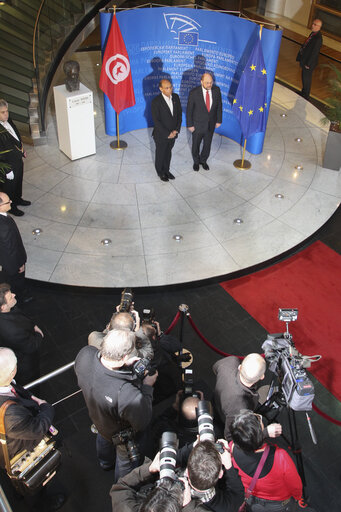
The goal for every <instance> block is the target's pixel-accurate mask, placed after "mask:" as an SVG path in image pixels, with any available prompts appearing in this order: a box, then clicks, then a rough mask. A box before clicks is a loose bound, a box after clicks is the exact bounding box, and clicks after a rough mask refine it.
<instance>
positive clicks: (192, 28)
mask: <svg viewBox="0 0 341 512" xmlns="http://www.w3.org/2000/svg"><path fill="white" fill-rule="evenodd" d="M163 18H164V21H165V24H166V28H167V30H169V32H170V33H171V34H174V36H173V39H175V40H176V41H178V44H179V45H183V46H198V44H199V43H209V44H217V43H216V42H215V41H208V40H207V39H200V38H199V31H200V29H202V26H201V25H200V23H198V22H197V21H196V20H195V19H193V18H190V17H189V16H185V15H183V14H179V13H178V12H172V13H163Z"/></svg>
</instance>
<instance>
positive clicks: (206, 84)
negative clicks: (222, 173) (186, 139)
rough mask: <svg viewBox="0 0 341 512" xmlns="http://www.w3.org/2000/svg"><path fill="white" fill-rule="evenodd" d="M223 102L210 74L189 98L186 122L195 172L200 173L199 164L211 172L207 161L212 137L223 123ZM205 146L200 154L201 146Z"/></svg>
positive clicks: (207, 74) (203, 77)
mask: <svg viewBox="0 0 341 512" xmlns="http://www.w3.org/2000/svg"><path fill="white" fill-rule="evenodd" d="M222 115H223V109H222V101H221V92H220V89H219V87H217V86H216V85H213V78H212V76H211V75H210V74H209V73H204V74H203V75H202V77H201V85H199V87H195V89H192V90H191V92H190V93H189V96H188V103H187V113H186V118H187V119H186V122H187V128H188V129H189V131H190V132H191V133H192V156H193V170H194V171H199V164H201V165H202V167H203V168H204V169H205V171H208V170H209V166H208V165H207V159H208V157H209V155H210V151H211V143H212V137H213V133H214V130H215V128H219V126H220V125H221V123H222ZM202 141H203V146H202V149H201V152H200V145H201V142H202Z"/></svg>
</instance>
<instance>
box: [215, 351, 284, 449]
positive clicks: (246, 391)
mask: <svg viewBox="0 0 341 512" xmlns="http://www.w3.org/2000/svg"><path fill="white" fill-rule="evenodd" d="M265 370H266V363H265V361H264V358H263V357H262V356H261V355H260V354H256V353H253V354H248V355H247V356H246V357H244V359H243V361H242V363H240V361H239V359H238V357H235V356H230V357H225V358H224V359H220V360H219V361H217V362H216V363H215V364H214V365H213V372H214V373H215V374H216V385H215V390H214V398H213V402H214V408H215V410H216V412H217V415H218V418H219V419H220V420H221V421H222V422H223V423H224V437H225V439H227V440H228V441H230V440H231V432H230V425H231V423H232V421H233V419H234V417H235V415H236V414H239V413H240V411H241V410H242V409H248V410H251V411H256V410H257V409H258V407H260V403H259V392H258V386H257V383H259V382H260V381H262V380H263V379H264V376H265ZM264 398H265V397H264ZM279 430H280V429H279V426H278V424H273V425H269V426H268V427H267V429H266V431H265V432H264V437H277V436H278V435H280V434H281V432H280V431H279Z"/></svg>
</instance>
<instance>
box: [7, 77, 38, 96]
mask: <svg viewBox="0 0 341 512" xmlns="http://www.w3.org/2000/svg"><path fill="white" fill-rule="evenodd" d="M0 84H1V89H2V90H4V88H5V87H7V88H9V89H11V91H16V90H18V92H19V91H20V92H22V93H24V94H26V95H27V96H26V97H27V98H28V97H29V96H28V94H29V93H30V92H31V89H32V85H31V86H29V85H27V84H23V83H21V82H16V81H15V80H13V78H12V79H10V78H9V77H8V76H3V75H1V74H0ZM12 96H15V93H14V94H13V92H12ZM21 97H23V96H21Z"/></svg>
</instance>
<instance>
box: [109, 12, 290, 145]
mask: <svg viewBox="0 0 341 512" xmlns="http://www.w3.org/2000/svg"><path fill="white" fill-rule="evenodd" d="M111 18H112V14H111V13H106V12H102V13H100V25H101V44H102V49H103V48H105V44H106V40H107V36H108V31H109V28H110V24H111ZM117 20H118V23H119V26H120V29H121V33H122V36H123V39H124V42H125V45H126V48H127V51H128V55H129V60H130V66H131V71H132V77H133V84H134V91H135V98H136V105H135V106H134V107H131V108H128V109H126V110H124V111H123V112H121V114H120V117H119V122H120V134H121V133H125V132H127V131H130V130H136V129H139V128H146V127H149V126H152V125H153V122H152V118H151V109H150V104H151V101H152V99H153V98H154V96H156V95H157V94H158V93H159V89H158V83H159V81H160V79H162V78H168V79H171V81H172V83H173V86H174V91H175V92H177V93H178V94H179V95H180V99H181V104H182V108H183V112H184V116H183V122H184V124H185V113H186V104H187V97H188V93H189V91H190V90H191V89H192V88H193V87H196V86H197V85H200V77H201V75H202V74H203V73H204V72H205V71H209V72H211V73H212V75H213V77H214V80H215V83H216V85H218V86H219V87H220V88H221V92H222V97H223V123H222V125H221V127H220V128H219V129H218V130H217V133H220V134H221V135H225V136H226V137H229V138H231V139H233V140H235V141H237V142H238V143H241V141H242V139H241V130H240V126H239V122H238V121H237V119H236V118H235V116H234V115H233V113H232V108H231V103H232V100H233V98H234V95H235V92H236V88H237V85H238V81H239V78H240V75H241V72H242V71H243V69H244V67H245V64H246V62H247V59H248V57H249V55H250V53H251V51H252V48H253V45H254V44H255V41H256V39H257V37H259V36H258V33H259V26H258V25H256V24H255V23H253V22H251V21H247V20H245V19H242V18H238V17H235V16H231V15H228V14H225V13H219V12H214V11H205V10H199V9H188V8H176V7H174V8H171V7H164V8H163V7H162V8H161V7H154V8H152V9H151V8H142V9H132V10H127V11H121V12H119V13H118V14H117ZM281 37H282V31H280V30H276V31H273V30H267V29H265V28H264V29H263V32H262V40H261V41H262V48H263V54H264V62H265V67H266V70H267V104H268V106H270V102H271V95H272V89H273V83H274V79H275V72H276V66H277V59H278V53H279V47H280V43H281ZM104 106H105V128H106V133H107V134H108V135H116V123H115V111H114V110H113V108H112V106H111V104H110V102H109V100H108V98H107V97H106V96H105V95H104ZM264 135H265V134H264V133H256V134H255V135H253V136H251V137H250V139H249V140H248V141H247V146H246V148H247V150H248V151H250V152H251V153H254V154H259V153H261V152H262V148H263V142H264Z"/></svg>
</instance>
